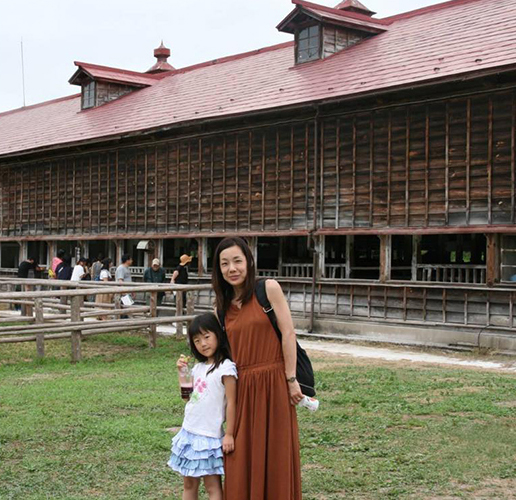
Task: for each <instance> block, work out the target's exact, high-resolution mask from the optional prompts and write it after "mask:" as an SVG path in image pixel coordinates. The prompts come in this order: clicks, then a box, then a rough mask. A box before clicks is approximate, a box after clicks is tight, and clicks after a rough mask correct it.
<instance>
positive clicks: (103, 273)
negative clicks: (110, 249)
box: [95, 257, 113, 321]
mask: <svg viewBox="0 0 516 500" xmlns="http://www.w3.org/2000/svg"><path fill="white" fill-rule="evenodd" d="M112 263H113V261H112V260H111V259H110V258H109V257H108V258H106V259H104V260H103V261H102V269H101V270H100V274H99V281H104V282H108V281H111V271H110V269H111V264H112ZM112 302H113V294H112V293H99V294H97V298H96V299H95V303H96V304H111V303H112ZM98 319H99V320H100V321H102V320H106V319H108V317H107V316H99V317H98Z"/></svg>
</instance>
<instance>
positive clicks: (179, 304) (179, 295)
mask: <svg viewBox="0 0 516 500" xmlns="http://www.w3.org/2000/svg"><path fill="white" fill-rule="evenodd" d="M182 315H183V292H181V291H177V292H176V316H182ZM176 335H177V336H178V337H182V336H183V322H182V321H178V322H177V323H176Z"/></svg>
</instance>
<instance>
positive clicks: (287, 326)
mask: <svg viewBox="0 0 516 500" xmlns="http://www.w3.org/2000/svg"><path fill="white" fill-rule="evenodd" d="M265 292H266V294H267V298H268V299H269V302H270V303H271V306H272V308H273V309H274V313H275V314H276V319H277V320H278V326H279V329H280V331H281V338H282V341H281V347H282V349H283V358H284V359H285V376H286V378H287V379H290V378H294V377H295V376H296V363H297V355H296V332H295V331H294V323H293V322H292V316H291V314H290V309H289V307H288V304H287V301H286V300H285V296H284V295H283V290H282V289H281V286H280V284H279V283H278V282H277V281H276V280H267V281H266V282H265ZM288 388H289V392H290V402H291V403H292V404H293V405H297V404H298V403H299V402H300V401H301V400H302V399H303V393H302V392H301V388H300V387H299V383H298V381H297V380H296V381H294V382H289V383H288Z"/></svg>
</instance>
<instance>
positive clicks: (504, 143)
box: [320, 92, 516, 228]
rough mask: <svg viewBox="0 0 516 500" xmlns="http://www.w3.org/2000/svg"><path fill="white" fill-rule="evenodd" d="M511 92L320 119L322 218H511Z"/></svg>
mask: <svg viewBox="0 0 516 500" xmlns="http://www.w3.org/2000/svg"><path fill="white" fill-rule="evenodd" d="M515 113H516V110H515V96H514V94H513V93H509V92H506V93H499V94H493V95H490V96H487V95H483V96H478V97H468V98H461V99H453V100H449V101H440V102H435V103H431V104H419V105H411V106H399V107H395V108H392V109H388V110H379V111H373V112H366V113H360V114H354V115H347V116H344V117H336V118H332V119H327V120H325V121H324V124H323V127H322V133H323V140H322V143H323V144H324V151H323V164H324V175H323V179H322V191H323V193H324V204H323V206H324V209H323V211H322V213H321V221H320V225H321V227H335V228H343V227H371V228H374V227H377V228H382V227H426V226H466V225H475V224H511V223H514V222H515V206H514V203H515V202H514V199H515V137H516V131H515Z"/></svg>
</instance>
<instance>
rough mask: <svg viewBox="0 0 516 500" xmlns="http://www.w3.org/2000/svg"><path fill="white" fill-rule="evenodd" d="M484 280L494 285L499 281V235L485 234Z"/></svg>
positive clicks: (488, 284) (489, 284)
mask: <svg viewBox="0 0 516 500" xmlns="http://www.w3.org/2000/svg"><path fill="white" fill-rule="evenodd" d="M486 239H487V249H486V282H487V286H494V284H495V283H499V281H500V235H499V234H486Z"/></svg>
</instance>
